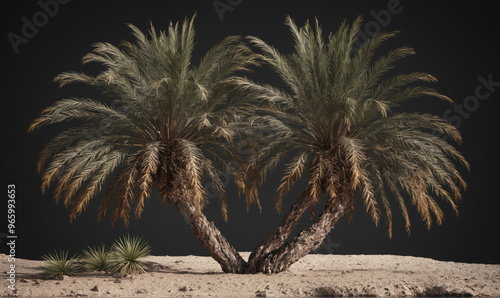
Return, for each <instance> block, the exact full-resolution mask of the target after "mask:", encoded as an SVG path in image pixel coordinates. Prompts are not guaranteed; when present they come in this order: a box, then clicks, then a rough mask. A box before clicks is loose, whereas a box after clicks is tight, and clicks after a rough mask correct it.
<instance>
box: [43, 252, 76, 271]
mask: <svg viewBox="0 0 500 298" xmlns="http://www.w3.org/2000/svg"><path fill="white" fill-rule="evenodd" d="M68 254H69V252H68V251H67V250H59V251H58V250H55V251H54V252H53V253H49V254H46V255H43V256H42V259H43V261H44V262H43V265H42V269H43V272H44V273H45V274H46V275H48V276H51V277H57V276H62V275H73V274H75V273H76V272H78V269H77V266H76V259H75V257H74V256H73V257H71V258H68Z"/></svg>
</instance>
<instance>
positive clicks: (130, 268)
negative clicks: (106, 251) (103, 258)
mask: <svg viewBox="0 0 500 298" xmlns="http://www.w3.org/2000/svg"><path fill="white" fill-rule="evenodd" d="M150 252H151V247H150V246H149V244H148V243H147V242H146V241H145V240H143V239H142V238H139V237H130V236H128V235H127V236H124V237H121V238H119V239H117V240H116V241H115V243H114V244H113V246H112V248H111V252H110V265H111V271H113V272H114V273H117V274H119V275H125V274H140V273H144V272H146V269H147V265H146V264H144V263H143V262H141V261H140V259H141V258H143V257H146V256H148V255H149V254H150Z"/></svg>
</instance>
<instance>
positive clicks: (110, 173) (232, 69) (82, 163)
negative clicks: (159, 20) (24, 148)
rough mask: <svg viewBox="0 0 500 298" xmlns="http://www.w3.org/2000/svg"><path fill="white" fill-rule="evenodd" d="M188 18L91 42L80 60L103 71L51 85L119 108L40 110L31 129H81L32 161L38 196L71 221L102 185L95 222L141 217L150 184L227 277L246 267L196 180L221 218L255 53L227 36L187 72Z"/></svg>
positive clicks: (62, 105) (93, 103)
mask: <svg viewBox="0 0 500 298" xmlns="http://www.w3.org/2000/svg"><path fill="white" fill-rule="evenodd" d="M193 21H194V16H193V18H191V19H190V20H188V19H185V20H184V22H183V23H182V25H179V23H175V24H173V23H170V25H169V27H168V30H167V32H164V31H161V32H159V33H157V32H156V31H155V29H154V27H153V26H152V25H151V29H150V32H149V36H147V35H146V34H144V33H142V32H141V31H140V30H139V29H138V28H136V27H134V26H132V25H129V26H130V28H131V29H132V32H133V35H134V36H135V39H136V42H135V43H132V42H128V41H124V42H122V43H121V44H120V45H119V46H115V45H112V44H110V43H96V44H95V45H94V50H93V52H91V53H89V54H87V55H86V56H84V58H83V62H84V63H88V62H98V63H100V64H102V65H103V66H104V67H105V69H104V70H103V71H102V72H100V73H99V74H98V75H97V76H91V75H88V74H85V73H79V72H66V73H62V74H60V75H58V76H57V77H56V78H55V81H56V82H58V83H59V84H60V85H61V86H63V85H66V84H69V83H83V84H86V85H90V86H92V87H95V88H97V89H98V90H100V91H101V92H102V93H103V94H106V95H108V96H109V97H110V98H111V99H112V100H114V103H117V104H118V106H119V107H118V108H112V107H111V106H110V105H107V104H105V103H103V102H99V101H97V100H94V99H88V98H69V99H62V100H59V101H57V102H55V103H54V104H53V105H51V106H50V107H48V108H46V109H45V110H44V111H43V112H42V114H41V116H40V117H39V118H38V119H36V120H35V121H34V122H33V123H32V124H31V126H30V128H29V131H33V130H35V129H37V128H39V127H41V126H44V125H48V124H55V123H60V122H64V121H78V122H79V123H80V124H79V125H77V126H75V127H73V128H70V129H67V130H65V131H64V132H62V133H61V134H60V135H58V136H57V137H55V138H54V139H53V140H52V141H51V142H50V143H49V144H48V145H47V146H46V147H45V149H44V150H43V152H42V153H41V154H40V160H39V164H38V170H39V171H40V172H43V178H42V180H43V181H42V191H43V192H44V191H46V190H47V189H49V188H51V187H52V188H53V189H54V197H55V200H56V201H63V203H64V205H65V206H66V207H67V208H68V209H69V211H70V218H71V219H74V218H75V217H76V216H77V215H79V214H80V213H81V212H82V210H85V209H86V207H87V206H88V204H89V201H90V199H91V198H92V197H94V196H95V195H96V194H97V193H98V192H100V191H101V189H105V191H104V194H103V197H102V200H101V202H100V206H99V209H98V219H99V220H101V219H102V218H103V217H104V216H105V215H106V211H107V210H108V208H111V207H112V206H114V207H113V211H112V215H111V219H112V222H113V224H115V223H116V222H117V221H118V220H120V219H122V220H123V222H124V224H125V225H128V223H129V214H130V212H131V211H132V208H134V215H135V216H136V217H137V218H140V217H141V214H142V212H143V208H144V205H145V202H146V201H147V200H148V198H149V197H150V195H151V191H152V189H153V187H156V188H157V189H158V190H159V193H160V195H161V198H162V202H163V203H164V204H165V205H167V204H168V203H169V202H171V203H173V204H175V206H176V207H177V208H178V209H179V211H180V212H181V213H182V214H183V216H184V217H185V218H186V219H187V220H188V221H189V223H190V226H191V228H192V229H193V232H194V235H195V236H196V238H198V239H199V240H200V241H201V243H202V245H203V246H204V248H205V249H206V250H207V251H208V252H209V253H210V255H211V256H212V257H213V258H215V259H216V260H217V261H218V262H219V263H220V265H221V267H222V269H223V270H224V272H243V271H244V269H245V267H246V262H245V261H244V260H243V259H242V258H241V257H240V255H239V254H238V253H237V252H236V251H235V249H234V248H233V247H232V246H231V245H230V244H229V243H228V242H227V240H226V239H225V238H224V237H223V236H222V235H221V233H220V232H219V230H218V229H217V228H216V227H215V226H214V224H213V223H212V222H209V221H208V220H207V218H206V217H205V216H204V215H203V213H202V207H203V205H204V203H205V200H206V193H205V189H204V188H203V186H202V183H203V181H204V180H203V179H208V180H209V181H211V185H212V187H213V188H214V189H213V192H214V193H218V197H219V201H220V205H221V209H222V215H223V217H224V219H227V208H226V200H225V196H224V189H223V184H222V182H221V180H220V177H219V173H220V171H221V169H222V170H224V171H227V172H228V173H230V174H231V175H233V180H234V181H235V182H236V184H237V186H238V187H243V184H242V182H240V181H241V177H240V175H239V174H238V172H237V171H235V169H234V167H233V164H232V163H231V162H229V160H230V159H231V156H232V153H231V151H230V150H229V149H230V147H231V142H232V140H233V138H234V137H235V136H237V135H238V127H237V126H235V125H233V122H237V121H239V119H240V118H242V117H244V116H245V115H248V114H251V113H253V111H252V109H251V108H250V107H252V104H251V103H250V102H249V101H245V96H242V94H243V92H244V91H242V90H241V88H240V87H239V86H238V81H237V80H235V73H237V72H238V73H239V72H244V71H247V70H249V69H248V67H249V66H251V65H256V64H258V58H259V56H258V55H256V54H254V53H253V52H252V51H251V50H250V49H249V48H248V47H247V46H245V45H243V44H242V43H241V42H240V40H241V38H240V37H237V36H231V37H227V38H225V39H224V40H223V41H222V42H220V43H219V44H217V45H216V46H215V47H213V48H212V49H210V50H209V51H208V52H207V53H206V55H205V56H204V57H203V58H202V59H201V60H200V62H199V65H198V66H193V65H192V61H191V60H192V59H191V56H192V53H193V47H194V34H195V31H194V27H193ZM228 156H229V157H228ZM47 164H48V166H47Z"/></svg>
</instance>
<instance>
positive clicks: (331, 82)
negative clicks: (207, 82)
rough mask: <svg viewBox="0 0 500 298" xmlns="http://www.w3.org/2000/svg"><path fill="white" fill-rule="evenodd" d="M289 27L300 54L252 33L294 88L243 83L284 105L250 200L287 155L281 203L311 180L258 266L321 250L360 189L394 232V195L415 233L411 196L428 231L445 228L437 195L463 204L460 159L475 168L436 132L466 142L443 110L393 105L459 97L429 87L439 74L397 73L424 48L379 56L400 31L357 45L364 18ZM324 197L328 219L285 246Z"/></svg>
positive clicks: (252, 169) (278, 265)
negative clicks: (333, 25) (325, 28)
mask: <svg viewBox="0 0 500 298" xmlns="http://www.w3.org/2000/svg"><path fill="white" fill-rule="evenodd" d="M286 24H287V25H288V27H289V28H290V30H291V32H292V35H293V37H294V41H295V51H294V53H292V54H289V55H285V54H282V53H280V52H279V51H278V50H277V49H276V48H274V47H272V46H270V45H268V44H267V43H265V42H264V41H262V40H260V39H259V38H256V37H249V39H250V41H251V42H252V43H253V44H254V45H255V46H256V47H257V48H259V49H260V50H261V51H262V53H263V55H264V61H265V62H266V63H267V64H268V65H270V66H271V67H272V68H273V69H274V70H275V71H276V73H277V74H279V76H280V77H281V78H282V80H283V81H284V83H285V84H286V86H287V87H288V88H289V91H288V92H287V91H284V90H280V89H278V88H275V87H272V86H268V85H262V84H258V83H255V82H253V81H250V80H248V79H241V84H242V85H245V88H247V89H248V90H251V92H252V93H253V96H254V97H255V98H259V99H261V100H264V101H267V102H270V103H273V104H274V106H275V112H274V114H275V117H274V118H273V119H272V120H269V121H268V123H267V124H268V125H269V126H272V127H273V128H275V129H274V132H275V134H274V135H273V134H271V135H270V136H269V137H268V139H269V142H268V145H267V146H265V147H263V148H262V149H261V150H260V151H259V153H258V154H256V155H254V156H253V158H252V159H251V160H250V161H249V163H248V165H247V167H246V175H247V187H246V189H245V193H246V197H247V200H248V201H250V202H251V201H257V202H258V198H257V189H258V187H259V185H260V184H261V183H262V182H263V181H264V179H265V175H266V173H268V172H269V171H270V170H272V169H273V168H274V167H275V166H276V165H277V164H279V162H280V161H281V160H282V159H284V158H285V156H289V158H290V159H289V162H288V163H287V164H286V171H285V173H284V176H283V177H282V183H281V185H279V187H278V189H277V193H276V196H275V198H276V209H277V210H278V211H280V210H281V204H282V203H281V202H282V198H283V197H284V196H285V194H286V193H287V192H288V190H289V189H290V187H291V186H292V185H293V184H294V183H295V182H296V181H297V180H298V179H299V178H300V177H302V176H303V175H306V179H307V182H306V188H305V190H304V192H303V194H302V196H301V197H300V198H299V199H298V200H297V201H296V202H295V203H294V204H293V206H292V208H291V209H290V211H289V212H288V213H287V214H286V215H285V216H284V218H283V220H282V222H281V224H280V226H279V227H278V228H277V229H276V230H275V231H274V233H273V234H271V235H270V236H269V237H268V238H267V239H266V240H264V241H263V242H262V243H261V244H260V245H259V246H257V248H256V249H255V250H254V251H253V253H252V255H251V256H250V259H249V261H248V262H249V268H248V271H249V272H280V271H283V270H285V269H287V268H288V267H289V266H290V265H291V264H293V263H294V262H295V261H297V260H298V259H299V258H301V257H303V256H305V255H306V254H307V253H309V252H310V251H312V250H314V249H316V248H317V247H318V246H319V245H320V244H321V243H322V242H323V240H324V238H325V237H326V236H327V235H328V233H329V232H330V231H331V229H332V228H333V227H334V225H335V223H336V222H337V221H338V219H339V218H341V217H342V216H343V215H352V211H353V208H354V201H355V196H356V193H358V192H360V193H361V197H362V200H363V202H364V205H365V206H366V211H367V212H368V213H369V215H370V216H371V218H372V220H373V222H374V223H375V224H376V225H377V224H378V223H379V221H380V220H385V222H386V223H387V226H388V231H389V232H388V233H389V237H391V235H392V234H391V233H392V232H391V231H392V211H391V205H390V199H394V200H395V204H396V205H397V206H398V207H399V209H400V210H401V212H402V215H403V218H404V220H405V222H406V230H407V231H408V233H409V232H410V219H409V216H408V212H407V200H408V199H409V201H410V202H411V204H412V205H414V206H415V207H416V208H417V210H418V212H419V214H420V215H421V217H422V219H423V221H424V222H425V225H426V227H427V228H430V227H431V224H432V221H433V218H434V219H435V221H436V222H437V223H438V224H441V221H442V219H443V212H442V210H441V208H440V207H439V205H438V204H437V202H436V200H435V198H436V197H439V198H441V199H443V200H444V201H446V202H448V203H450V204H451V206H452V207H453V209H454V210H455V211H456V210H457V207H456V205H455V202H456V201H457V200H459V199H460V197H461V189H465V187H466V185H465V182H464V181H463V179H462V177H461V176H460V174H459V172H458V171H457V169H456V164H455V162H458V163H461V164H462V165H465V166H466V167H467V168H468V164H467V162H466V161H465V159H464V157H463V156H462V155H461V154H460V153H459V152H458V151H457V150H456V149H455V148H454V147H453V146H452V145H451V144H449V143H447V142H446V141H444V140H443V139H441V138H439V137H437V136H435V134H434V133H433V131H438V132H440V133H443V134H446V135H447V136H449V137H450V138H451V139H452V140H454V141H455V142H457V143H459V142H460V141H461V137H460V133H459V132H458V131H457V129H456V128H455V127H454V126H453V125H451V124H449V123H447V122H445V121H443V119H441V118H439V117H437V116H434V115H430V114H425V113H398V112H393V111H391V109H394V108H396V107H398V106H399V105H401V104H402V103H403V102H405V101H406V100H408V99H411V98H418V97H423V96H425V97H435V98H438V99H443V100H446V101H449V102H452V100H451V99H449V98H448V97H446V96H445V95H442V94H440V93H439V92H438V91H436V90H435V89H433V88H431V87H428V86H426V83H434V82H436V81H437V80H436V78H434V77H433V76H432V75H430V74H427V73H422V72H411V73H401V74H396V75H393V73H390V72H389V71H391V70H392V69H393V68H394V63H395V62H396V61H398V60H400V59H401V58H404V57H406V56H409V55H412V54H414V50H413V49H411V48H409V47H400V48H396V49H394V50H392V51H390V52H389V53H387V54H386V55H383V56H380V57H378V58H376V57H375V50H376V49H377V48H378V47H379V46H380V45H381V44H382V43H383V42H384V41H386V40H388V39H389V38H391V37H393V36H394V35H395V34H396V32H390V33H385V32H384V33H380V34H377V35H375V36H374V37H373V38H371V39H370V40H368V41H367V42H366V43H365V44H363V45H362V46H361V47H360V48H359V49H356V48H355V42H356V38H357V36H358V32H359V30H360V26H361V24H362V19H361V17H359V18H357V19H356V20H355V21H354V22H353V24H352V25H348V24H346V22H345V21H344V22H343V23H342V25H341V26H340V28H339V29H338V30H337V31H336V32H335V33H330V34H329V35H328V36H327V37H324V35H323V33H322V29H321V27H320V26H319V24H318V21H317V20H316V22H315V24H310V23H309V22H306V23H305V25H304V26H303V27H301V28H299V27H298V26H297V25H296V24H295V22H294V21H293V20H292V19H291V18H290V17H287V19H286ZM261 125H262V126H265V123H261ZM276 128H279V129H276ZM323 194H325V195H326V197H327V198H326V203H325V207H324V209H323V210H322V213H321V214H320V216H318V217H317V218H315V220H314V221H313V222H312V224H311V225H310V226H309V227H307V228H306V229H304V230H302V231H301V232H300V233H299V234H298V235H297V236H296V237H294V238H292V239H291V240H289V241H288V242H286V243H285V241H286V239H287V238H288V237H289V235H290V232H291V231H292V230H293V229H294V228H295V227H296V225H297V222H298V220H299V218H300V217H301V216H302V215H303V213H304V212H305V211H306V210H307V209H309V208H310V210H311V212H312V214H313V212H314V210H315V207H316V205H317V204H318V203H319V202H320V201H321V198H322V195H323Z"/></svg>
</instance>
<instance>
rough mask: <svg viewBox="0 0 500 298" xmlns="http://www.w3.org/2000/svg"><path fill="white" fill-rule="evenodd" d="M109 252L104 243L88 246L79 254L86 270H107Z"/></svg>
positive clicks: (108, 266) (108, 267)
mask: <svg viewBox="0 0 500 298" xmlns="http://www.w3.org/2000/svg"><path fill="white" fill-rule="evenodd" d="M109 258H110V254H109V250H108V249H107V247H106V245H104V244H101V246H92V247H90V246H88V247H87V248H86V249H84V250H83V251H82V253H81V256H80V261H81V262H82V264H83V268H84V269H85V270H87V271H108V270H109V269H110V260H109Z"/></svg>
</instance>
